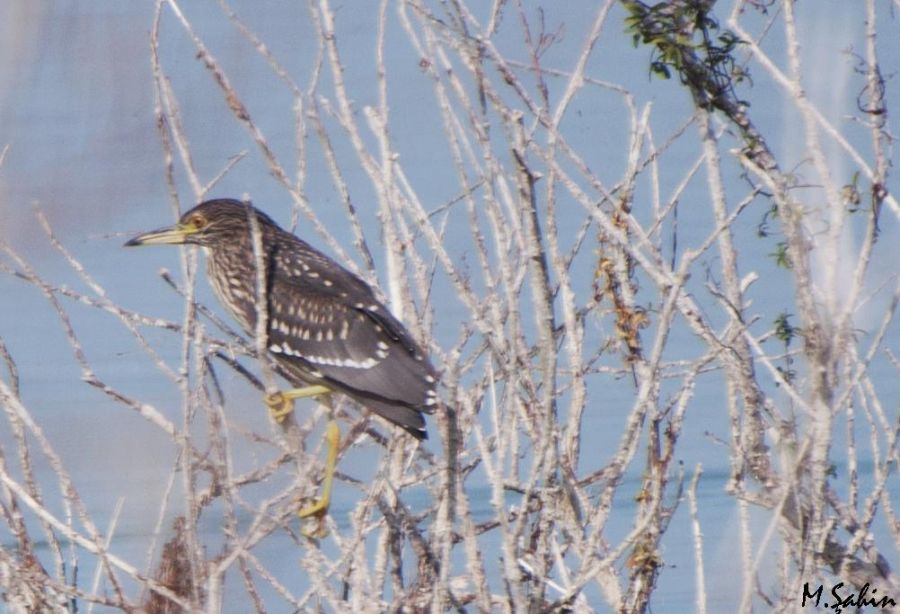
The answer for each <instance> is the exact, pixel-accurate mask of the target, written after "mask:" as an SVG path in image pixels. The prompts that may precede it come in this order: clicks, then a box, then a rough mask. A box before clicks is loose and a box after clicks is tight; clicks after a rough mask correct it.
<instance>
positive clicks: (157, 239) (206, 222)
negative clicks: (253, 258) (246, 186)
mask: <svg viewBox="0 0 900 614" xmlns="http://www.w3.org/2000/svg"><path fill="white" fill-rule="evenodd" d="M251 215H252V216H256V220H257V223H258V224H259V230H260V232H266V231H267V230H268V229H271V228H277V227H278V226H277V225H276V224H275V222H273V221H272V219H271V218H270V217H269V216H267V215H266V214H265V213H263V212H262V211H260V210H258V209H256V208H255V207H252V206H250V205H248V204H247V203H243V202H241V201H239V200H234V199H230V198H220V199H216V200H208V201H206V202H202V203H200V204H199V205H197V206H196V207H194V208H193V209H191V210H190V211H188V212H186V213H185V214H184V215H182V216H181V219H180V220H178V223H177V224H175V225H174V226H167V227H166V228H160V229H158V230H152V231H150V232H145V233H144V234H140V235H138V236H136V237H134V238H133V239H131V240H129V241H128V242H126V243H125V245H126V246H134V245H180V244H183V243H191V244H194V245H200V246H203V247H215V246H220V245H227V244H228V243H234V242H245V241H247V240H248V239H249V238H250V236H251V234H250V229H251V221H250V220H251V218H250V216H251Z"/></svg>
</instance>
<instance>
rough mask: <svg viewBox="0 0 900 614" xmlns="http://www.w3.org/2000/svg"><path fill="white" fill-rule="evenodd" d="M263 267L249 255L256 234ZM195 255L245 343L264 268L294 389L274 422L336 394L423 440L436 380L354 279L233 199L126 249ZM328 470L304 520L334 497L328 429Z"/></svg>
mask: <svg viewBox="0 0 900 614" xmlns="http://www.w3.org/2000/svg"><path fill="white" fill-rule="evenodd" d="M251 216H254V217H255V219H256V225H255V226H256V228H257V229H258V230H256V232H258V233H259V235H257V238H258V240H260V243H258V244H257V245H261V246H262V250H261V252H262V259H261V261H260V260H258V259H257V256H256V255H255V254H256V253H259V251H254V247H253V246H254V234H253V233H254V229H253V226H254V224H253V223H252V222H251V219H252V218H251ZM182 243H188V244H193V245H199V246H200V247H201V248H203V251H204V252H206V256H207V259H206V265H207V267H206V268H207V275H208V277H209V280H210V284H211V285H212V288H213V290H214V291H215V294H216V296H217V297H218V299H219V301H221V303H222V304H223V305H224V306H225V307H226V308H227V309H228V311H229V312H231V315H232V316H234V318H235V319H236V320H237V321H238V322H239V323H240V324H241V326H242V327H243V328H244V330H245V331H246V332H247V333H248V334H249V335H253V336H255V335H256V323H257V309H258V305H257V303H258V302H257V298H256V297H257V287H258V279H259V278H258V276H257V262H262V266H263V267H264V274H265V277H264V280H265V293H264V299H265V300H264V305H262V307H263V308H264V309H265V310H266V312H265V315H266V321H267V330H266V339H265V343H266V347H267V348H268V350H269V352H271V353H272V354H273V355H274V356H275V358H276V360H277V361H278V362H279V363H280V364H281V365H282V366H283V367H284V370H285V371H286V372H287V373H288V374H289V377H288V380H289V382H290V384H291V385H292V386H299V387H298V388H293V389H291V390H287V391H284V392H278V393H275V394H272V395H267V397H266V404H267V405H269V407H270V408H271V410H272V414H273V416H274V417H275V419H276V420H279V421H280V420H282V419H284V417H285V416H286V415H287V414H289V413H290V412H291V411H293V401H294V399H298V398H304V397H314V396H322V397H324V400H325V404H326V405H329V406H330V399H329V394H330V392H331V391H337V392H341V393H343V394H345V395H347V396H348V397H350V398H352V399H354V400H355V401H357V402H358V403H360V404H361V405H363V406H365V407H368V408H369V409H371V410H372V411H373V412H375V413H376V414H378V415H379V416H381V417H382V418H385V419H386V420H388V422H392V423H394V424H396V425H398V426H400V427H402V428H404V429H405V430H406V431H407V432H408V433H410V434H411V435H412V436H413V437H415V438H417V439H425V438H426V437H427V434H426V432H425V419H424V417H423V416H422V414H423V412H424V413H431V411H432V410H433V408H434V406H435V405H436V403H437V394H436V392H435V388H436V386H437V377H436V374H435V371H434V368H433V367H432V366H431V363H430V362H429V360H428V358H427V356H426V355H425V353H424V352H423V351H422V348H421V347H420V346H419V345H418V344H417V343H416V342H415V341H414V340H413V338H412V335H410V333H409V332H408V331H407V330H406V328H405V327H404V326H403V324H401V323H400V322H399V321H398V320H397V318H395V317H394V316H393V315H391V312H390V311H389V310H388V309H387V308H386V307H385V306H384V305H383V304H382V303H381V302H379V301H378V300H377V299H376V298H375V295H374V293H373V292H372V289H371V288H370V287H369V286H368V285H367V284H366V283H365V282H364V281H363V280H361V279H360V278H359V277H357V276H356V275H354V274H353V273H351V272H350V271H348V270H347V269H345V268H343V267H342V266H340V265H339V264H338V263H336V262H335V261H334V260H332V259H331V258H329V257H328V256H326V255H325V254H323V253H322V252H320V251H318V250H316V249H315V248H313V247H312V246H310V245H309V244H308V243H306V242H305V241H302V240H300V239H298V238H297V237H295V236H294V235H292V234H290V233H289V232H286V231H284V230H282V229H281V228H279V226H278V225H277V224H276V223H275V222H273V221H272V219H271V218H269V217H268V216H267V215H266V214H264V213H263V212H261V211H259V210H258V209H256V208H254V207H252V206H250V205H249V204H246V203H243V202H241V201H238V200H232V199H217V200H209V201H206V202H204V203H201V204H199V205H197V206H196V207H194V208H193V209H191V210H190V211H188V212H187V213H185V214H184V215H183V216H181V219H180V220H179V222H178V223H177V224H175V225H174V226H171V227H168V228H162V229H160V230H154V231H153V232H148V233H145V234H142V235H139V236H137V237H135V238H133V239H131V240H130V241H128V242H127V243H126V244H125V245H159V244H182ZM326 438H327V440H328V445H329V448H328V461H327V463H326V470H325V479H324V481H323V487H322V497H321V499H320V500H319V501H318V502H317V503H315V504H314V505H312V506H309V507H306V508H304V509H301V510H300V516H301V517H302V518H303V517H307V516H321V515H323V514H324V513H325V512H326V511H327V509H328V504H329V501H330V495H331V480H332V475H333V472H334V463H335V459H336V454H337V445H338V440H339V438H340V433H339V431H338V428H337V424H336V423H335V422H334V420H333V418H332V419H331V421H330V422H329V425H328V428H327V431H326Z"/></svg>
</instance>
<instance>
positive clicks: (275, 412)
mask: <svg viewBox="0 0 900 614" xmlns="http://www.w3.org/2000/svg"><path fill="white" fill-rule="evenodd" d="M330 393H331V389H330V388H326V387H325V386H319V385H316V386H306V387H305V388H291V389H290V390H278V391H276V392H273V393H271V394H267V395H266V396H265V397H263V401H265V403H266V405H267V406H268V408H269V412H270V413H271V414H272V418H273V419H274V420H275V422H277V423H279V424H281V423H282V422H284V419H285V418H287V417H288V416H289V415H290V414H291V413H292V412H293V411H294V401H295V400H296V399H306V398H309V397H318V396H322V397H324V396H325V395H328V394H330ZM324 403H325V405H328V406H329V407H330V406H331V399H330V398H327V399H325V400H324Z"/></svg>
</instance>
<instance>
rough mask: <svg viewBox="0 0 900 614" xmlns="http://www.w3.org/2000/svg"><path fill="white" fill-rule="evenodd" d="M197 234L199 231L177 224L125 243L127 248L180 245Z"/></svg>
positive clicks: (146, 233) (152, 231)
mask: <svg viewBox="0 0 900 614" xmlns="http://www.w3.org/2000/svg"><path fill="white" fill-rule="evenodd" d="M195 232H197V229H196V228H195V227H193V226H190V225H188V224H175V225H174V226H168V227H166V228H160V229H158V230H151V231H150V232H145V233H144V234H141V235H138V236H136V237H134V238H133V239H131V240H129V241H128V242H127V243H125V247H133V246H135V245H180V244H182V243H187V241H188V237H189V236H190V235H192V234H194V233H195Z"/></svg>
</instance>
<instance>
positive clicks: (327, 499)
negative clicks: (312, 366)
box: [265, 385, 341, 537]
mask: <svg viewBox="0 0 900 614" xmlns="http://www.w3.org/2000/svg"><path fill="white" fill-rule="evenodd" d="M309 397H320V398H321V399H320V400H321V402H322V404H323V405H325V406H326V407H327V408H328V414H329V420H328V426H327V427H325V443H326V445H327V448H328V449H327V452H326V457H325V475H324V476H323V478H322V496H321V497H319V498H318V499H317V500H316V501H315V502H314V503H313V504H311V505H307V506H306V507H303V508H301V509H300V510H299V511H298V512H297V515H298V516H300V518H301V519H304V518H310V517H314V518H318V519H319V525H318V526H317V527H316V528H315V529H312V530H308V531H307V530H304V531H303V533H304V535H306V536H307V537H324V536H325V535H326V534H327V531H326V530H325V527H324V526H323V524H322V522H321V521H322V519H323V518H324V517H325V514H327V513H328V506H329V505H331V486H332V483H333V482H334V469H335V466H336V465H337V454H338V446H339V445H340V442H341V430H340V428H338V425H337V421H336V420H335V419H334V417H333V416H332V415H331V389H330V388H327V387H325V386H319V385H314V386H306V387H305V388H291V389H289V390H284V391H281V390H279V391H278V392H274V393H272V394H267V395H266V396H265V402H266V405H268V407H269V411H270V412H271V413H272V417H273V418H274V419H275V420H276V421H277V422H279V423H280V422H282V421H283V420H284V419H285V418H286V417H287V416H288V415H289V414H290V413H291V412H293V411H294V401H295V400H296V399H306V398H309Z"/></svg>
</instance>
